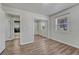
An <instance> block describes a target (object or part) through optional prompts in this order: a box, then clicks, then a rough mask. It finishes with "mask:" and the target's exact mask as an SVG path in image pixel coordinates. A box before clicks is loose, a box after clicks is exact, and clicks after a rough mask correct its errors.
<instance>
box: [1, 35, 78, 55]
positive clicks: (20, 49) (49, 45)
mask: <svg viewBox="0 0 79 59" xmlns="http://www.w3.org/2000/svg"><path fill="white" fill-rule="evenodd" d="M19 40H20V39H14V40H12V41H7V42H6V48H5V50H4V52H3V53H2V55H78V54H79V49H77V48H74V47H71V46H69V45H66V44H63V43H60V42H57V41H54V40H52V39H47V38H44V37H42V36H39V35H38V36H35V39H34V42H33V43H30V44H26V45H22V46H20V41H19Z"/></svg>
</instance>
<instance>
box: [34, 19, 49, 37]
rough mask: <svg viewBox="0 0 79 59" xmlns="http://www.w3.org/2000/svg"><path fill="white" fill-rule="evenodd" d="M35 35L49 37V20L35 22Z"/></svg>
mask: <svg viewBox="0 0 79 59" xmlns="http://www.w3.org/2000/svg"><path fill="white" fill-rule="evenodd" d="M34 35H35V37H36V36H42V37H48V20H35V21H34Z"/></svg>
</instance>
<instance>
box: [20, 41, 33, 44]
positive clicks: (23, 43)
mask: <svg viewBox="0 0 79 59" xmlns="http://www.w3.org/2000/svg"><path fill="white" fill-rule="evenodd" d="M33 42H34V41H30V42H26V43H20V45H25V44H30V43H33Z"/></svg>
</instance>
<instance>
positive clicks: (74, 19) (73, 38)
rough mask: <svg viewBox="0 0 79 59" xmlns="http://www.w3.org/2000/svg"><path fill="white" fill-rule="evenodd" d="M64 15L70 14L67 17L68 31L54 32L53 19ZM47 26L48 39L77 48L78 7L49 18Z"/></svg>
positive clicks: (78, 29) (78, 44) (78, 31)
mask: <svg viewBox="0 0 79 59" xmlns="http://www.w3.org/2000/svg"><path fill="white" fill-rule="evenodd" d="M65 13H70V14H69V15H68V18H69V21H70V31H69V32H58V31H56V30H55V20H56V19H55V17H56V16H59V15H62V14H65ZM49 24H50V38H52V39H53V38H54V40H57V41H60V42H63V43H66V44H69V45H71V46H74V47H77V48H79V5H78V6H75V7H73V8H71V9H68V10H65V11H62V12H61V13H58V14H56V15H54V16H51V17H50V23H49Z"/></svg>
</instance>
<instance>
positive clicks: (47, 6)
mask: <svg viewBox="0 0 79 59" xmlns="http://www.w3.org/2000/svg"><path fill="white" fill-rule="evenodd" d="M72 5H75V3H4V4H3V6H9V7H13V8H19V9H23V10H27V11H31V12H34V13H39V14H43V15H51V14H54V13H56V12H59V11H61V10H63V9H65V8H68V7H71V6H72Z"/></svg>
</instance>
